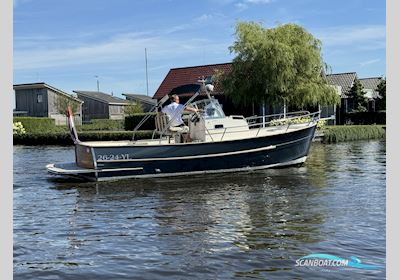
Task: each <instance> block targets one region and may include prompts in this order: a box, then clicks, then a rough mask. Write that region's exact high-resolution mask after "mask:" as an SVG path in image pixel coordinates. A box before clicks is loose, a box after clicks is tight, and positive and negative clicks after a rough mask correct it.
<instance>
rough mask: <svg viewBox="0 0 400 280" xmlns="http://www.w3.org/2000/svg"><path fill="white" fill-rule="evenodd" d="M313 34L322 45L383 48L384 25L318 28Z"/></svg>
mask: <svg viewBox="0 0 400 280" xmlns="http://www.w3.org/2000/svg"><path fill="white" fill-rule="evenodd" d="M314 35H315V36H316V37H317V38H318V39H320V40H321V41H322V43H323V45H324V46H327V47H333V46H335V47H336V46H356V47H358V48H360V49H361V48H366V49H381V48H385V39H386V27H385V26H384V25H367V26H341V27H332V28H325V29H318V30H316V32H314Z"/></svg>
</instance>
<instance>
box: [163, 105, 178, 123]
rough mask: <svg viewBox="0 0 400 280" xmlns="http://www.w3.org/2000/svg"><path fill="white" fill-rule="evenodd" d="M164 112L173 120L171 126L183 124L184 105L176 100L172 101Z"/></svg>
mask: <svg viewBox="0 0 400 280" xmlns="http://www.w3.org/2000/svg"><path fill="white" fill-rule="evenodd" d="M161 111H162V112H163V113H165V114H167V115H168V117H169V118H170V120H172V122H171V126H179V125H181V124H183V120H182V112H183V105H182V104H178V103H176V102H172V103H171V104H169V105H167V106H165V107H164V108H162V110H161Z"/></svg>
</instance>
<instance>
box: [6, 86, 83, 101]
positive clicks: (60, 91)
mask: <svg viewBox="0 0 400 280" xmlns="http://www.w3.org/2000/svg"><path fill="white" fill-rule="evenodd" d="M13 88H14V90H19V89H33V88H47V89H50V90H52V91H54V92H56V93H59V94H61V95H64V96H65V97H67V98H71V99H73V100H75V101H77V102H80V103H83V101H82V100H80V99H79V98H76V97H75V96H73V95H71V94H68V93H66V92H64V91H62V90H60V89H58V88H55V87H53V86H50V85H48V84H46V83H43V82H41V83H30V84H16V85H13Z"/></svg>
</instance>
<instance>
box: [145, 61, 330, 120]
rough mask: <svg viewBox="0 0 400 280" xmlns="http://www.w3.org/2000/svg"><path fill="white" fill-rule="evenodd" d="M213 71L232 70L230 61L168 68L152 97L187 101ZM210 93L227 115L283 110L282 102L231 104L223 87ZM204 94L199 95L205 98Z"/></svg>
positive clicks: (251, 114)
mask: <svg viewBox="0 0 400 280" xmlns="http://www.w3.org/2000/svg"><path fill="white" fill-rule="evenodd" d="M215 71H223V72H224V73H229V72H230V71H232V63H221V64H210V65H200V66H191V67H182V68H173V69H170V70H169V72H168V74H167V76H166V77H165V78H164V80H163V81H162V83H161V84H160V86H159V88H158V89H157V91H156V93H155V94H154V96H153V98H154V99H157V100H160V99H161V98H162V97H163V96H165V95H166V94H179V96H180V97H181V102H185V101H187V100H188V99H189V98H190V97H191V96H192V95H193V94H195V92H196V90H197V88H198V86H197V85H198V82H197V80H198V79H199V78H202V77H204V78H205V79H209V78H211V77H212V76H213V75H214V74H215ZM212 95H213V96H214V97H215V98H216V99H218V101H219V102H220V103H221V104H222V106H223V109H224V111H225V113H226V114H227V115H237V114H241V115H244V116H253V115H263V114H279V113H282V112H283V104H282V105H281V106H270V105H268V104H266V105H263V104H262V103H258V104H255V103H253V104H251V105H249V106H244V105H237V104H233V102H232V100H231V99H230V98H229V97H227V96H225V95H224V93H223V89H222V88H220V87H218V85H217V86H216V87H215V89H214V92H213V93H212ZM182 97H183V98H182ZM205 97H206V96H205V95H204V96H200V98H205ZM331 107H332V108H333V106H331ZM332 108H330V109H329V108H328V107H327V108H325V107H324V108H322V116H324V117H326V116H331V115H332V114H334V111H333V109H332Z"/></svg>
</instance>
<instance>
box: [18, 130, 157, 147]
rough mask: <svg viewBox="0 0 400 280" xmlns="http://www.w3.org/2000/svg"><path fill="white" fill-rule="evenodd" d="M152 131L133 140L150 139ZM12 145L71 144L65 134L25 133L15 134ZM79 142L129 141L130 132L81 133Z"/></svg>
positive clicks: (136, 136) (138, 135)
mask: <svg viewBox="0 0 400 280" xmlns="http://www.w3.org/2000/svg"><path fill="white" fill-rule="evenodd" d="M152 133H153V131H138V132H137V133H136V134H135V140H139V139H148V138H151V136H152ZM13 136H14V145H32V146H33V145H72V144H73V142H72V140H71V137H70V135H69V133H67V132H52V133H26V134H15V135H13ZM78 138H79V140H81V141H119V140H131V139H132V132H131V131H97V132H81V133H79V134H78Z"/></svg>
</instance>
